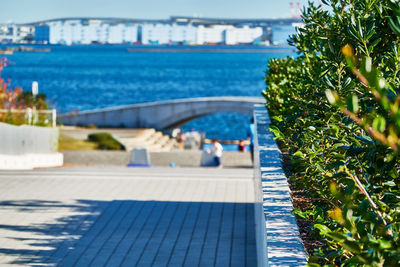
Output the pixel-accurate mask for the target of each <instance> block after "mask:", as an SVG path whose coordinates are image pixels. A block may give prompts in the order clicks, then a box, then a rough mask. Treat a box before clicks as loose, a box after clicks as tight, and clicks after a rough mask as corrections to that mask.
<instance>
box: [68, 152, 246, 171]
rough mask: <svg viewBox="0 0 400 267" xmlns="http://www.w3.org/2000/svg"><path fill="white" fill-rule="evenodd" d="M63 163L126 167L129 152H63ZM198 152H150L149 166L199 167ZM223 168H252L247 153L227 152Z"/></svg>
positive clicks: (223, 155)
mask: <svg viewBox="0 0 400 267" xmlns="http://www.w3.org/2000/svg"><path fill="white" fill-rule="evenodd" d="M63 153H64V163H65V164H69V165H76V166H82V165H85V166H127V165H128V163H129V161H130V156H131V153H130V152H126V151H98V150H94V151H63ZM201 154H202V151H200V150H177V151H170V152H150V164H152V165H153V166H155V167H165V166H170V163H171V162H173V163H174V165H175V167H200V164H201ZM222 165H223V166H224V168H252V162H251V159H250V153H249V152H245V153H243V152H233V151H227V152H223V154H222Z"/></svg>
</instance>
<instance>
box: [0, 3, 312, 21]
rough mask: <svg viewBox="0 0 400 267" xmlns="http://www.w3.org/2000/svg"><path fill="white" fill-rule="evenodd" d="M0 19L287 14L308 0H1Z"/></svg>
mask: <svg viewBox="0 0 400 267" xmlns="http://www.w3.org/2000/svg"><path fill="white" fill-rule="evenodd" d="M2 1H4V2H6V3H4V2H3V5H2V7H1V14H0V22H2V23H4V22H15V23H24V22H32V21H37V20H44V19H51V18H58V17H79V16H82V17H83V16H85V17H124V18H148V19H163V18H168V17H169V16H193V15H197V16H202V17H221V18H278V17H290V8H289V3H290V2H300V3H301V4H306V3H307V2H308V1H307V0H297V1H296V0H295V1H292V0H247V1H246V0H140V1H138V0H2Z"/></svg>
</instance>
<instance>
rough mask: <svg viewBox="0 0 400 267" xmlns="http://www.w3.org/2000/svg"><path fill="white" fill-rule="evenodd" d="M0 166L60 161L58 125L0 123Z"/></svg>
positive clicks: (27, 166) (12, 167) (22, 166)
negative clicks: (38, 125) (49, 126)
mask: <svg viewBox="0 0 400 267" xmlns="http://www.w3.org/2000/svg"><path fill="white" fill-rule="evenodd" d="M0 140H1V143H0V170H15V169H33V168H39V167H56V166H62V165H63V154H61V153H58V152H57V150H58V129H55V128H46V127H35V126H28V125H22V126H14V125H10V124H6V123H0Z"/></svg>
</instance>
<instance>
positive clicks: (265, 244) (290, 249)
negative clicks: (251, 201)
mask: <svg viewBox="0 0 400 267" xmlns="http://www.w3.org/2000/svg"><path fill="white" fill-rule="evenodd" d="M254 119H255V126H256V134H255V138H254V139H255V140H254V141H255V142H254V145H255V146H254V149H255V150H254V177H255V191H256V192H255V195H256V205H255V216H256V235H257V240H256V241H257V255H258V263H259V266H303V265H305V264H306V263H307V259H306V254H305V250H304V247H303V243H302V240H301V238H300V234H299V230H298V227H297V223H296V218H295V216H294V214H293V213H292V210H293V205H292V200H291V196H290V190H289V186H288V183H287V179H286V176H285V173H284V172H283V170H282V166H281V161H280V150H279V148H278V147H277V145H276V143H275V141H274V139H273V138H274V135H273V133H272V132H270V131H269V124H270V119H269V116H268V111H267V110H266V109H265V106H264V105H255V108H254Z"/></svg>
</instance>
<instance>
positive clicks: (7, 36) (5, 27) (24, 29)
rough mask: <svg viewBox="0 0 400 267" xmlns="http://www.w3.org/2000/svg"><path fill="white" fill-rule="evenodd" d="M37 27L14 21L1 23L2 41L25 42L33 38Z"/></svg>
mask: <svg viewBox="0 0 400 267" xmlns="http://www.w3.org/2000/svg"><path fill="white" fill-rule="evenodd" d="M34 32H35V27H33V26H26V25H17V24H14V23H10V24H2V25H0V42H3V41H4V42H13V43H24V42H26V41H27V39H31V38H33V34H34Z"/></svg>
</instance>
